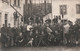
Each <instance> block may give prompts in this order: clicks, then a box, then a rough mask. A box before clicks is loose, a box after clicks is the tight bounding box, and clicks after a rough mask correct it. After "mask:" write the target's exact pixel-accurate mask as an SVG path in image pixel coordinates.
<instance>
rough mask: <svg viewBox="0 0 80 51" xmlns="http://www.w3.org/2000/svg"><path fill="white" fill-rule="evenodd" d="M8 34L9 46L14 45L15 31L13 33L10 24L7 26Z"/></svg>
mask: <svg viewBox="0 0 80 51" xmlns="http://www.w3.org/2000/svg"><path fill="white" fill-rule="evenodd" d="M7 35H8V43H9V44H8V45H9V46H13V36H14V35H13V33H12V29H11V27H10V24H9V25H8V27H7Z"/></svg>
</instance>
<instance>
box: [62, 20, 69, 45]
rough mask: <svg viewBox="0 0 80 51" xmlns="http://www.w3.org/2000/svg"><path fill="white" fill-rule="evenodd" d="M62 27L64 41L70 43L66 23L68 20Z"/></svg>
mask: <svg viewBox="0 0 80 51" xmlns="http://www.w3.org/2000/svg"><path fill="white" fill-rule="evenodd" d="M63 27H64V36H65V39H66V42H67V44H69V43H70V39H69V28H70V25H69V24H68V21H66V23H65V25H64V26H63Z"/></svg>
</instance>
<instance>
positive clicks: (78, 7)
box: [76, 4, 80, 14]
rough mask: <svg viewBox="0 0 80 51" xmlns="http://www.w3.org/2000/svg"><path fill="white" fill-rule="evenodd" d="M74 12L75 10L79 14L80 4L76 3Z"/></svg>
mask: <svg viewBox="0 0 80 51" xmlns="http://www.w3.org/2000/svg"><path fill="white" fill-rule="evenodd" d="M76 12H77V13H78V14H80V4H77V5H76Z"/></svg>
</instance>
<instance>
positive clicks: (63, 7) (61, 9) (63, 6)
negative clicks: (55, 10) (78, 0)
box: [60, 5, 67, 15]
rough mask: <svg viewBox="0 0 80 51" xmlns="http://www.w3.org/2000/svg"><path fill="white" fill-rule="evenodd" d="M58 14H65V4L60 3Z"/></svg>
mask: <svg viewBox="0 0 80 51" xmlns="http://www.w3.org/2000/svg"><path fill="white" fill-rule="evenodd" d="M63 11H64V12H63ZM60 14H64V15H66V14H67V5H60Z"/></svg>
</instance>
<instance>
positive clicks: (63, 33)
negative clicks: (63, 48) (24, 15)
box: [1, 19, 80, 47]
mask: <svg viewBox="0 0 80 51" xmlns="http://www.w3.org/2000/svg"><path fill="white" fill-rule="evenodd" d="M79 33H80V25H78V24H76V23H75V25H73V23H72V22H71V21H69V20H65V21H63V20H59V21H57V22H56V21H55V19H54V20H53V22H50V21H49V20H47V21H46V22H45V23H44V24H43V23H41V22H39V23H34V24H32V23H31V22H29V24H28V25H27V26H26V27H24V26H21V27H20V28H16V27H14V28H11V27H10V24H9V25H8V27H5V25H4V24H3V27H2V28H1V42H2V46H6V47H11V46H44V45H55V44H56V45H60V44H78V43H79V37H80V35H79Z"/></svg>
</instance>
